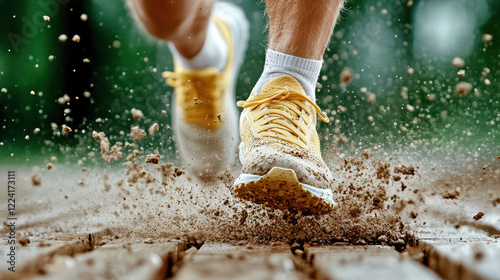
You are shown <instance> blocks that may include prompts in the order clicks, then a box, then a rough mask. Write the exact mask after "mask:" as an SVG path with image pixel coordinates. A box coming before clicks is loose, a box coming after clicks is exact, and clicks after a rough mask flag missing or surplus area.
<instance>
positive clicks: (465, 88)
mask: <svg viewBox="0 0 500 280" xmlns="http://www.w3.org/2000/svg"><path fill="white" fill-rule="evenodd" d="M471 90H472V85H471V84H470V83H467V82H459V83H458V84H457V85H456V86H455V92H456V93H457V95H458V96H459V97H464V96H466V95H467V94H469V92H470V91H471Z"/></svg>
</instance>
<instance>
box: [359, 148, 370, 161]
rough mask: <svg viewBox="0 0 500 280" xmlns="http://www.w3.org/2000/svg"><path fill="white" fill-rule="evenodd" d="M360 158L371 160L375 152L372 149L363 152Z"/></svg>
mask: <svg viewBox="0 0 500 280" xmlns="http://www.w3.org/2000/svg"><path fill="white" fill-rule="evenodd" d="M360 156H361V158H363V159H370V158H371V157H373V152H372V151H371V150H370V149H367V150H363V151H362V152H361V154H360Z"/></svg>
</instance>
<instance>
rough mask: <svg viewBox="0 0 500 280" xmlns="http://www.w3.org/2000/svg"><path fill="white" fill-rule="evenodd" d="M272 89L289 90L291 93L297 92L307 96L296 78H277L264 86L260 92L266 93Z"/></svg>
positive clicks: (287, 76)
mask: <svg viewBox="0 0 500 280" xmlns="http://www.w3.org/2000/svg"><path fill="white" fill-rule="evenodd" d="M272 89H288V90H289V91H295V92H297V93H300V94H303V95H306V94H305V92H304V90H303V89H302V87H301V86H300V83H299V81H297V80H296V79H295V78H294V77H292V76H289V75H283V76H279V77H276V78H274V79H272V80H270V81H269V82H267V83H266V84H264V86H262V88H261V90H260V92H266V91H269V90H272Z"/></svg>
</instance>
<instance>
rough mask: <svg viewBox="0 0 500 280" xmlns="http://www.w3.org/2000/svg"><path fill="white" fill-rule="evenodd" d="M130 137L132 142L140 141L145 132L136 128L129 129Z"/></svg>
mask: <svg viewBox="0 0 500 280" xmlns="http://www.w3.org/2000/svg"><path fill="white" fill-rule="evenodd" d="M130 136H131V137H132V140H133V141H141V140H142V138H144V137H146V132H145V131H144V129H141V128H140V127H138V126H133V127H132V128H131V129H130Z"/></svg>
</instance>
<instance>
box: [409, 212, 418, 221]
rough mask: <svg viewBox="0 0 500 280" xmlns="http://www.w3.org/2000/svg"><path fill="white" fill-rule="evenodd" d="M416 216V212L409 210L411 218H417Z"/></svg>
mask: <svg viewBox="0 0 500 280" xmlns="http://www.w3.org/2000/svg"><path fill="white" fill-rule="evenodd" d="M417 216H418V213H415V212H414V211H411V212H410V218H412V219H416V218H417Z"/></svg>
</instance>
